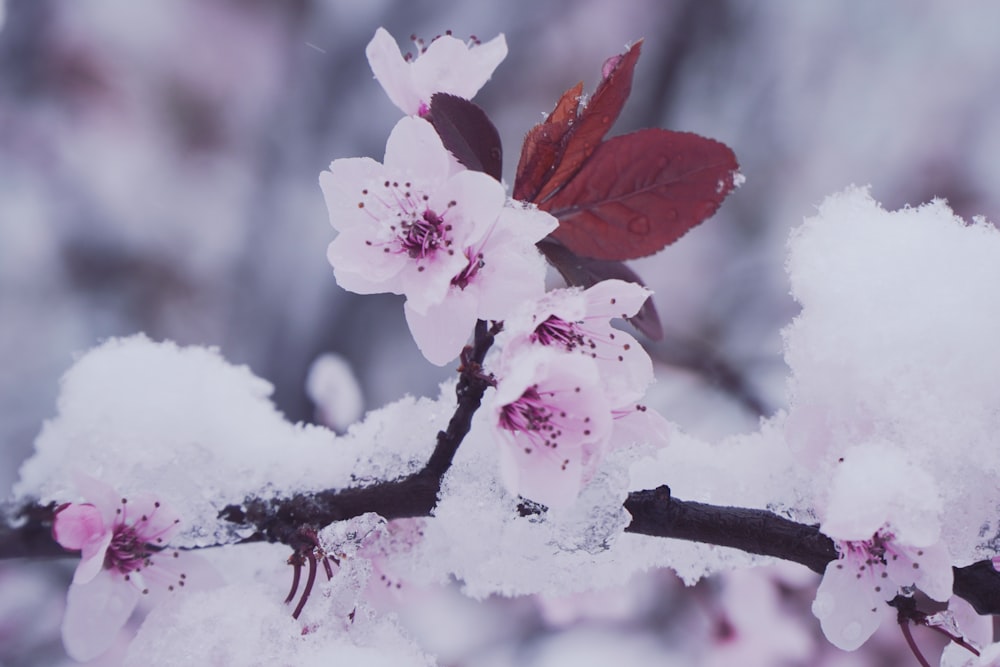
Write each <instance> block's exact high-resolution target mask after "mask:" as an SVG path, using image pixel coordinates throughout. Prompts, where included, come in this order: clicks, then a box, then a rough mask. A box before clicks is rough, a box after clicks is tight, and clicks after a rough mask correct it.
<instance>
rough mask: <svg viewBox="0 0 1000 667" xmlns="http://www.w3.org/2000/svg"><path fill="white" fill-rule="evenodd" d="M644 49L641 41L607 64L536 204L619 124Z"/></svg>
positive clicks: (536, 199)
mask: <svg viewBox="0 0 1000 667" xmlns="http://www.w3.org/2000/svg"><path fill="white" fill-rule="evenodd" d="M641 49H642V40H639V41H638V42H636V43H635V44H633V45H632V48H630V49H629V50H628V51H627V52H626V53H625V54H623V55H621V56H615V58H617V60H615V58H613V59H611V60H613V61H614V63H613V64H609V63H605V67H604V69H603V71H604V72H605V76H604V79H603V80H602V81H601V83H600V84H598V86H597V90H596V91H594V94H593V96H591V98H590V101H589V102H588V103H587V106H585V107H584V108H583V109H582V110H581V111H580V113H579V115H578V117H577V119H576V121H574V122H573V124H572V125H571V126H570V129H569V132H567V133H566V137H565V139H564V140H563V148H562V152H561V153H560V154H559V158H558V162H557V163H556V165H555V169H554V170H553V172H552V175H551V176H549V178H548V179H546V182H545V184H544V185H543V186H542V187H541V188H540V189H539V192H538V195H537V197H536V198H535V201H536V202H541V201H544V200H545V199H546V198H547V197H549V196H551V195H552V194H553V193H554V192H557V191H558V190H559V189H560V188H561V187H563V185H564V184H565V183H566V182H567V181H569V179H571V178H572V177H573V175H574V174H576V172H577V170H578V169H580V166H581V165H582V164H583V163H584V162H585V161H586V160H587V159H588V158H589V157H590V156H591V154H593V152H594V151H595V150H597V147H598V146H599V145H600V144H601V141H603V140H604V135H606V134H607V133H608V130H610V129H611V126H612V125H614V123H615V121H616V120H618V115H619V114H620V113H621V111H622V107H624V106H625V101H626V100H627V99H628V96H629V94H630V93H631V92H632V73H633V71H634V70H635V64H636V62H637V61H638V60H639V52H640V50H641Z"/></svg>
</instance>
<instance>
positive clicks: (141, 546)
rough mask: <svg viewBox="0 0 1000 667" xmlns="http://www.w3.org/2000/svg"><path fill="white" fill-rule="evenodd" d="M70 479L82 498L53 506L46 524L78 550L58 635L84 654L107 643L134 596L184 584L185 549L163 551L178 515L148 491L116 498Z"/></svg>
mask: <svg viewBox="0 0 1000 667" xmlns="http://www.w3.org/2000/svg"><path fill="white" fill-rule="evenodd" d="M77 486H78V487H79V488H80V490H81V492H82V493H83V496H84V497H85V498H87V500H88V502H86V503H69V504H66V505H63V506H62V507H60V508H59V509H58V510H57V511H56V515H55V521H54V523H53V527H52V531H53V535H54V537H55V539H56V541H57V542H58V543H59V544H60V545H61V546H62V547H63V548H65V549H69V550H72V551H80V552H81V560H80V563H79V565H77V568H76V572H75V573H74V575H73V583H72V584H71V585H70V588H69V593H68V596H67V601H66V616H65V618H64V619H63V625H62V636H63V643H64V645H65V647H66V652H67V653H69V655H70V656H71V657H73V658H75V659H77V660H90V659H91V658H94V657H96V656H98V655H100V654H101V653H103V652H104V651H105V650H107V649H108V648H109V647H110V646H111V644H112V643H113V642H114V640H115V637H116V636H117V634H118V631H119V630H120V629H121V628H122V626H123V625H125V622H126V621H127V620H128V618H129V616H131V615H132V611H133V610H134V609H135V606H136V604H137V603H138V602H139V599H140V598H141V597H143V596H144V595H149V594H151V593H154V592H163V591H174V590H178V589H180V588H182V587H184V586H185V585H186V584H187V583H188V574H187V573H186V572H185V571H183V570H184V569H185V568H186V566H187V565H188V564H190V563H191V558H192V556H189V555H184V556H182V555H181V554H180V552H177V551H168V550H165V546H166V544H167V542H169V541H170V539H171V538H172V537H173V536H174V535H176V534H177V532H178V531H179V529H180V528H179V524H180V519H179V517H178V516H177V514H176V513H175V512H174V511H173V510H171V509H170V508H169V507H167V506H166V505H164V504H162V503H161V502H159V501H158V500H157V499H156V498H155V497H154V496H151V495H148V494H143V495H139V496H135V497H133V498H122V497H120V496H119V495H118V494H116V493H115V491H114V490H113V489H112V488H111V487H109V486H107V485H105V484H103V483H101V482H99V481H97V480H95V479H90V478H85V477H82V476H81V477H80V478H79V479H78V481H77ZM196 566H197V565H196Z"/></svg>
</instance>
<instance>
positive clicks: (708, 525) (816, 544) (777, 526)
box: [625, 486, 837, 573]
mask: <svg viewBox="0 0 1000 667" xmlns="http://www.w3.org/2000/svg"><path fill="white" fill-rule="evenodd" d="M625 509H627V510H628V511H629V514H631V515H632V523H631V524H629V526H628V527H627V528H626V529H625V531H626V532H629V533H637V534H640V535H651V536H653V537H672V538H675V539H681V540H688V541H691V542H704V543H706V544H715V545H717V546H722V547H732V548H734V549H739V550H741V551H745V552H747V553H752V554H759V555H761V556H774V557H775V558H781V559H783V560H790V561H794V562H796V563H801V564H802V565H805V566H806V567H808V568H809V569H810V570H813V571H814V572H819V573H822V572H823V570H825V569H826V564H827V563H829V562H830V561H831V560H834V559H836V558H837V550H836V548H835V547H834V546H833V540H831V539H830V538H829V537H827V536H826V535H824V534H822V533H821V532H819V526H807V525H805V524H801V523H796V522H794V521H790V520H788V519H785V518H784V517H780V516H778V515H777V514H774V513H772V512H767V511H765V510H754V509H744V508H741V507H718V506H715V505H706V504H704V503H696V502H685V501H683V500H677V499H676V498H673V497H671V495H670V489H669V487H666V486H661V487H658V488H656V489H652V490H650V491H633V492H632V493H630V494H629V495H628V499H627V500H626V501H625Z"/></svg>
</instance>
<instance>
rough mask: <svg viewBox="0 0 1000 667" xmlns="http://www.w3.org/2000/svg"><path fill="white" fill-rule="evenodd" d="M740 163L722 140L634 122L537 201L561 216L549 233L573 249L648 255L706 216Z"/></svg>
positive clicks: (595, 254)
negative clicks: (643, 127)
mask: <svg viewBox="0 0 1000 667" xmlns="http://www.w3.org/2000/svg"><path fill="white" fill-rule="evenodd" d="M738 169H739V165H738V164H737V162H736V156H735V155H734V154H733V152H732V150H730V148H729V147H728V146H726V145H725V144H722V143H720V142H718V141H713V140H712V139H706V138H704V137H700V136H698V135H696V134H691V133H688V132H671V131H669V130H660V129H648V130H639V131H638V132H633V133H631V134H627V135H624V136H620V137H614V138H612V139H609V140H607V141H605V142H603V143H602V144H601V145H600V146H599V147H598V148H597V149H596V150H595V151H594V153H593V154H592V155H591V156H590V158H589V159H588V160H587V161H586V163H585V164H584V165H583V167H582V168H581V169H580V170H579V172H578V173H577V174H576V175H575V176H574V177H573V178H572V179H571V180H570V181H569V182H568V183H566V185H564V186H563V187H562V188H561V189H560V190H559V191H558V192H556V193H555V194H554V195H552V197H550V198H549V199H547V200H545V201H543V202H540V203H539V208H541V209H543V210H546V211H548V212H549V213H551V214H552V215H554V216H555V217H557V218H559V223H560V224H559V228H558V229H557V230H556V231H555V232H553V234H552V235H553V236H554V237H555V238H557V239H559V240H560V241H562V242H563V243H564V244H565V245H566V247H567V248H569V249H570V250H571V251H573V252H574V253H576V254H578V255H583V256H584V257H591V258H594V259H605V260H623V259H635V258H637V257H644V256H646V255H651V254H653V253H655V252H657V251H659V250H661V249H662V248H663V247H664V246H666V245H669V244H670V243H673V242H674V241H676V240H677V239H679V238H680V237H681V236H683V235H684V234H685V233H686V232H687V231H688V230H689V229H691V228H692V227H694V226H695V225H697V224H699V223H700V222H702V221H703V220H705V219H706V218H708V217H709V216H711V215H712V214H713V213H715V211H716V210H717V209H718V208H719V204H721V203H722V200H723V199H725V197H726V195H728V194H729V193H730V191H732V189H733V187H734V185H735V183H734V178H735V177H736V172H737V170H738Z"/></svg>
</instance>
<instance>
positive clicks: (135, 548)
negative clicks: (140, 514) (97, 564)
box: [104, 526, 153, 574]
mask: <svg viewBox="0 0 1000 667" xmlns="http://www.w3.org/2000/svg"><path fill="white" fill-rule="evenodd" d="M152 553H153V550H152V549H151V548H150V547H149V545H148V544H146V542H145V540H144V539H143V538H141V537H140V536H139V533H138V532H137V531H136V529H135V528H133V527H132V526H120V527H119V528H117V529H116V530H115V534H114V536H113V537H112V538H111V544H109V545H108V551H107V553H106V554H105V555H104V567H105V568H106V569H115V570H118V571H119V572H121V573H122V574H128V573H129V572H134V571H135V570H138V569H140V568H142V567H145V566H148V565H149V557H150V555H152Z"/></svg>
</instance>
